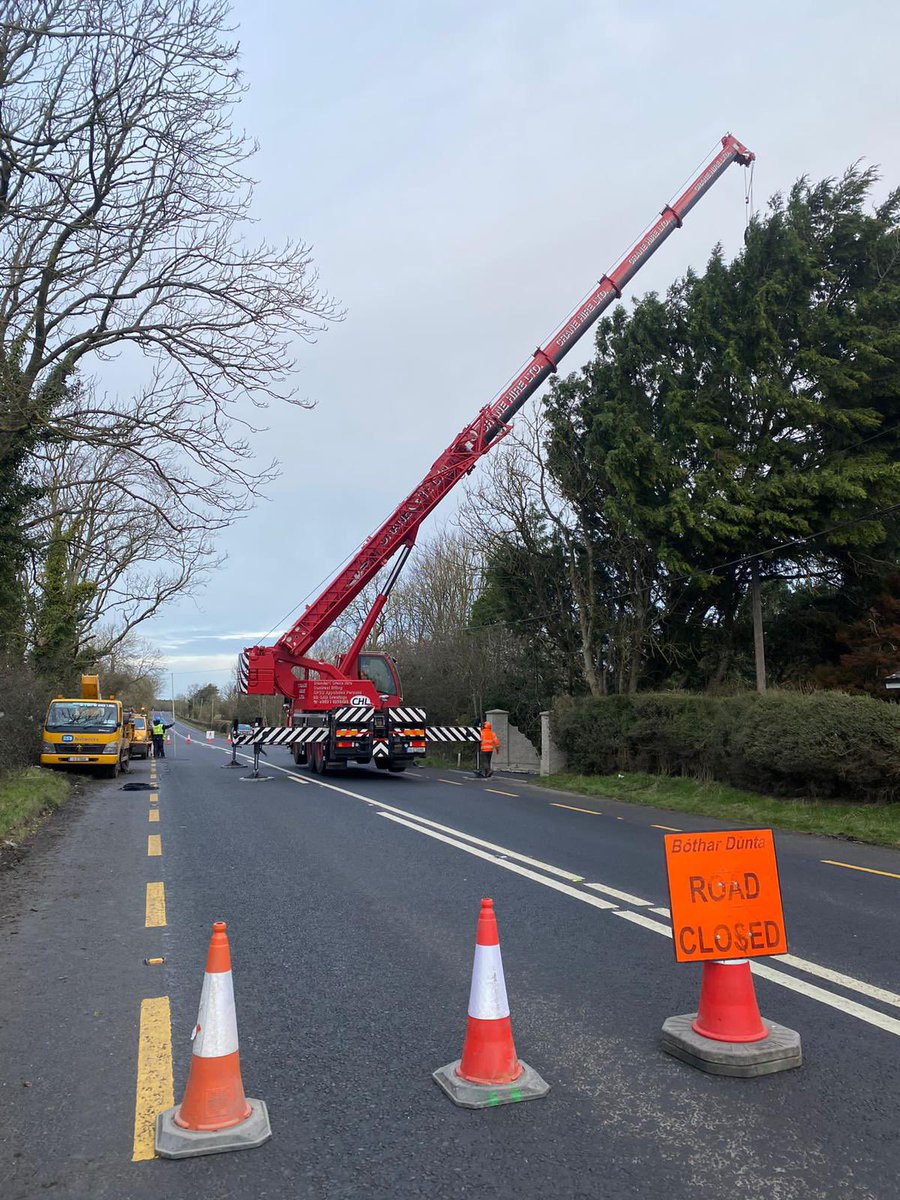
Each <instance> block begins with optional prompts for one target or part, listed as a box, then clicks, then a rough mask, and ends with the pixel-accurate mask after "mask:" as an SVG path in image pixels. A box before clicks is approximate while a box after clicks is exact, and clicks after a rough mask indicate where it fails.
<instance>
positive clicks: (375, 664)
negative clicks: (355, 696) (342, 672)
mask: <svg viewBox="0 0 900 1200" xmlns="http://www.w3.org/2000/svg"><path fill="white" fill-rule="evenodd" d="M359 678H360V679H368V681H369V683H371V684H372V685H373V686H374V688H375V691H376V692H377V693H378V695H379V696H380V698H381V700H382V701H383V703H385V704H391V705H393V704H402V702H403V688H402V687H401V684H400V676H399V674H398V672H397V660H396V659H395V658H392V657H391V655H390V654H382V653H380V652H378V651H374V650H365V651H363V653H362V654H360V656H359Z"/></svg>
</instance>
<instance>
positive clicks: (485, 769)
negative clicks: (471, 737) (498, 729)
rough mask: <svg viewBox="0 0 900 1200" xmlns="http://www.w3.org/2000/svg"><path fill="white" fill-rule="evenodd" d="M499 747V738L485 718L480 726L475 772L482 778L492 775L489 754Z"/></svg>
mask: <svg viewBox="0 0 900 1200" xmlns="http://www.w3.org/2000/svg"><path fill="white" fill-rule="evenodd" d="M499 749H500V739H499V738H498V737H497V735H496V733H494V730H493V729H492V728H491V723H490V721H489V720H487V718H485V721H484V724H483V725H482V726H481V745H480V747H479V761H478V770H477V771H476V772H475V774H476V775H479V776H480V777H481V778H482V779H489V778H490V777H491V775H493V773H494V772H493V771H492V770H491V755H492V754H493V753H494V751H495V750H499Z"/></svg>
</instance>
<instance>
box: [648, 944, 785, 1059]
mask: <svg viewBox="0 0 900 1200" xmlns="http://www.w3.org/2000/svg"><path fill="white" fill-rule="evenodd" d="M662 1048H663V1050H665V1051H666V1052H667V1053H668V1054H672V1055H674V1056H675V1058H680V1059H681V1060H682V1062H686V1063H690V1065H691V1066H692V1067H699V1069H700V1070H701V1071H708V1072H709V1073H710V1074H712V1075H732V1076H738V1077H740V1078H744V1079H747V1078H750V1077H752V1076H755V1075H772V1074H774V1073H775V1072H776V1071H790V1070H791V1069H792V1068H794V1067H799V1066H800V1065H801V1064H802V1062H803V1052H802V1048H801V1045H800V1034H799V1033H797V1032H796V1030H793V1029H788V1028H787V1026H786V1025H778V1024H776V1022H775V1021H770V1020H768V1019H766V1020H765V1021H764V1020H763V1019H762V1017H761V1016H760V1015H759V1007H758V1006H757V1003H756V992H755V991H754V988H753V976H752V975H751V974H750V963H749V962H748V960H747V959H746V958H736V959H731V960H730V961H728V960H724V961H715V962H704V964H703V978H702V982H701V984H700V1005H699V1011H697V1012H695V1013H682V1014H681V1015H679V1016H677V1017H669V1018H668V1020H666V1021H665V1022H664V1023H663V1027H662Z"/></svg>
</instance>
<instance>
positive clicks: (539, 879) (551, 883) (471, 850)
mask: <svg viewBox="0 0 900 1200" xmlns="http://www.w3.org/2000/svg"><path fill="white" fill-rule="evenodd" d="M378 815H379V817H384V818H385V820H387V821H394V822H395V823H396V824H397V825H405V826H406V828H407V829H412V830H415V832H416V833H424V834H425V836H426V837H430V838H435V839H436V840H437V841H439V842H445V843H446V844H447V845H448V846H453V847H454V848H455V849H457V850H465V852H466V853H467V854H474V855H475V857H476V858H483V859H484V860H485V862H489V863H493V864H494V866H496V867H503V868H504V870H507V871H513V872H514V873H515V874H516V875H524V877H525V878H526V879H532V880H534V882H535V883H542V884H543V885H544V886H545V887H548V888H552V889H553V890H554V891H555V892H562V893H563V894H564V895H566V896H573V897H574V898H575V899H576V900H581V901H582V902H583V903H584V904H590V905H591V906H592V907H593V908H605V909H615V907H616V906H615V905H614V904H610V902H609V901H608V900H601V899H600V897H599V896H589V895H588V894H587V893H586V892H579V891H577V890H576V889H575V888H573V887H569V885H568V884H567V883H559V882H557V880H555V879H548V878H547V876H546V875H538V873H537V871H529V870H528V868H527V867H520V866H519V864H518V863H514V862H509V861H507V859H505V858H498V857H497V856H496V855H495V854H488V852H487V851H486V850H479V849H478V847H477V846H467V845H466V843H465V842H458V841H456V840H455V838H449V837H445V836H444V835H443V834H442V833H435V832H433V831H432V830H431V829H423V828H422V826H421V825H417V824H414V823H413V822H412V821H404V820H403V819H402V817H395V816H394V814H393V813H389V812H379V814H378Z"/></svg>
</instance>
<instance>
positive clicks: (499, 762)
mask: <svg viewBox="0 0 900 1200" xmlns="http://www.w3.org/2000/svg"><path fill="white" fill-rule="evenodd" d="M485 716H486V717H487V719H488V720H489V721H490V723H491V727H492V729H493V730H494V733H496V735H497V737H498V738H499V739H500V749H499V750H497V751H496V753H495V754H494V757H493V758H492V759H491V766H492V767H493V768H494V770H495V771H503V770H508V768H509V711H508V710H507V709H505V708H492V709H489V710H488V712H487V713H485Z"/></svg>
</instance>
